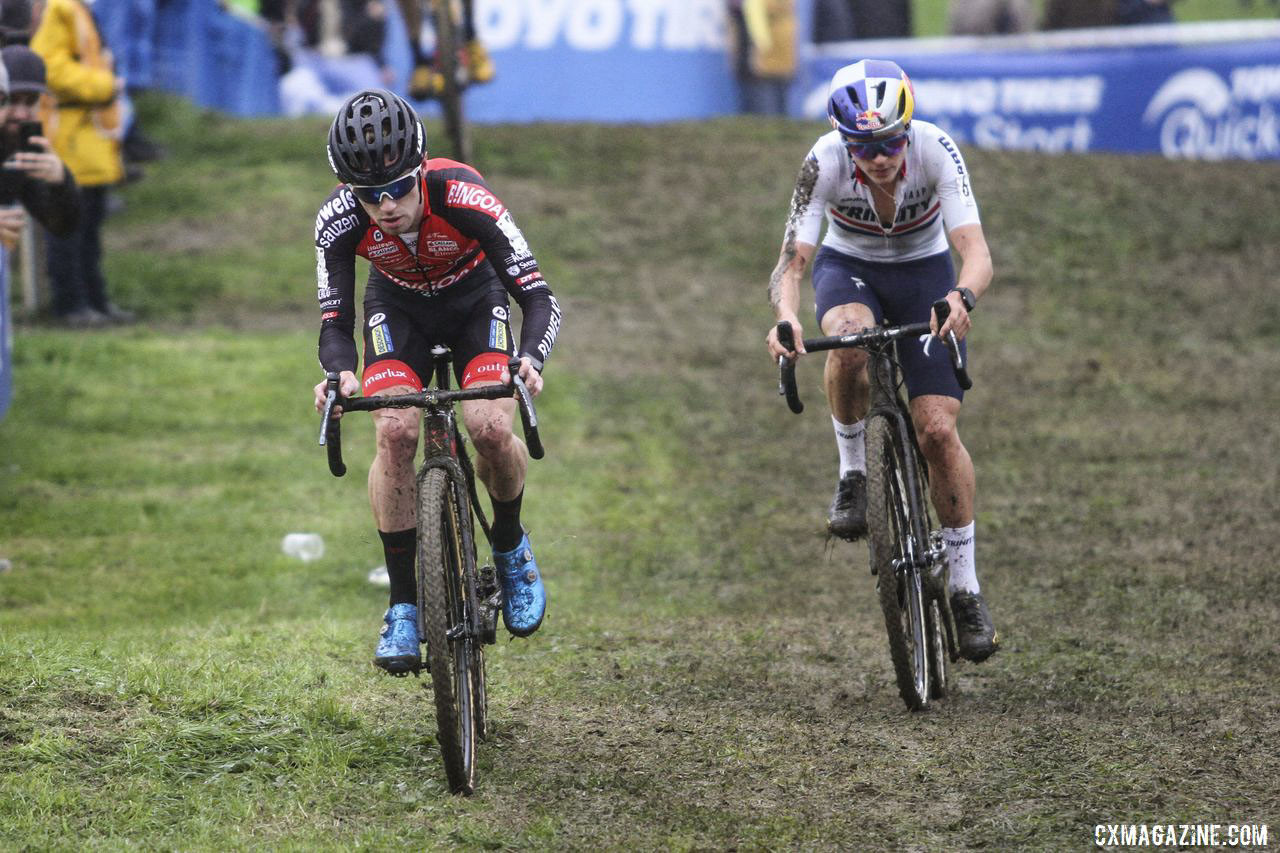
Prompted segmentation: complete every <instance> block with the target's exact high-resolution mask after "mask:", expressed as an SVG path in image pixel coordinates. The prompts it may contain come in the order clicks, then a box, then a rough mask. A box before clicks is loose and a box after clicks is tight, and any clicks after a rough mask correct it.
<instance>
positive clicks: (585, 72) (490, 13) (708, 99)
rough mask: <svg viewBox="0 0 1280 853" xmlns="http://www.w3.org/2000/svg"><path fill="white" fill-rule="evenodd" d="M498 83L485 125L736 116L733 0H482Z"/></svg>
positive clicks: (480, 12)
mask: <svg viewBox="0 0 1280 853" xmlns="http://www.w3.org/2000/svg"><path fill="white" fill-rule="evenodd" d="M475 10H476V13H475V14H476V29H477V30H478V31H479V32H480V34H481V36H482V38H483V40H484V43H485V45H486V47H487V48H488V50H489V52H490V54H491V55H492V57H493V60H494V64H495V65H496V67H497V69H498V74H497V78H496V79H495V80H494V81H493V82H492V83H488V84H486V85H483V86H475V87H473V88H471V89H470V90H468V92H467V107H466V109H467V117H468V118H469V119H471V120H472V121H478V122H526V121H644V122H656V121H674V120H679V119H692V118H705V117H709V116H715V115H724V114H726V113H731V112H733V111H734V110H735V109H736V105H737V84H736V82H735V81H734V79H733V74H732V71H731V68H730V64H729V57H728V54H727V51H728V33H727V27H726V18H725V3H724V0H476V4H475Z"/></svg>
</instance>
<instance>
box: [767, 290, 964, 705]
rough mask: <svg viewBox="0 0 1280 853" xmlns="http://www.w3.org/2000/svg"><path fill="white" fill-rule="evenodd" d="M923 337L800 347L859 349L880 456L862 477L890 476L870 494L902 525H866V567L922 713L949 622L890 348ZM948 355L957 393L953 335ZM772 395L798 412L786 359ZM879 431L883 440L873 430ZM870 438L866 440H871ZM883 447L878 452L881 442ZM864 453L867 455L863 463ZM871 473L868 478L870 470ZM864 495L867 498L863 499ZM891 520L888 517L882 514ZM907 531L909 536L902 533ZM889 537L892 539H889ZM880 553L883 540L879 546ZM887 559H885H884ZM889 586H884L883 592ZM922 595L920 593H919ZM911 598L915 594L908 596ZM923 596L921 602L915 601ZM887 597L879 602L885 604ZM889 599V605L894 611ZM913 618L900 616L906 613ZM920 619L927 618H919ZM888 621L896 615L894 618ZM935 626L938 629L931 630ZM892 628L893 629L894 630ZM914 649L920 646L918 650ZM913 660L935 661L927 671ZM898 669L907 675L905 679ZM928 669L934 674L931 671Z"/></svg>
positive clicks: (935, 537)
mask: <svg viewBox="0 0 1280 853" xmlns="http://www.w3.org/2000/svg"><path fill="white" fill-rule="evenodd" d="M933 311H934V315H935V317H936V319H937V323H938V326H939V327H941V326H942V325H943V324H944V323H945V321H946V318H947V315H948V314H949V312H950V307H949V305H948V304H947V302H946V300H945V299H942V300H939V301H937V302H935V303H934V305H933ZM929 333H930V324H929V323H914V324H908V325H903V326H890V327H878V328H873V329H868V330H864V331H860V332H856V333H853V334H849V335H838V336H832V337H825V338H814V339H807V340H805V341H804V345H805V349H806V350H807V351H809V352H820V351H822V350H832V349H842V348H848V347H859V348H861V349H864V350H865V351H866V352H867V354H868V358H869V363H868V366H867V370H868V378H869V381H870V385H871V405H870V407H869V410H868V413H867V416H866V423H867V434H868V446H869V448H870V447H871V446H872V444H873V442H872V438H873V437H874V438H876V441H875V442H874V445H875V446H876V447H878V448H880V450H879V451H877V452H876V453H875V454H874V455H875V456H876V458H874V459H872V458H868V460H867V463H868V466H869V467H868V472H869V475H870V474H875V475H876V476H877V477H879V479H876V478H875V477H873V478H872V479H873V480H874V481H875V482H878V483H881V484H884V483H886V481H885V479H884V475H885V474H886V473H888V474H890V475H891V476H890V477H889V480H888V481H887V485H883V486H882V487H881V491H880V492H878V494H879V495H881V497H882V499H887V500H888V501H889V502H890V503H894V502H898V501H900V502H901V504H903V505H905V506H902V507H901V508H902V510H903V511H902V512H901V515H900V516H896V517H900V518H902V519H903V520H904V521H905V524H902V523H898V522H894V528H891V529H887V528H883V527H881V528H877V527H875V526H874V525H872V539H873V548H872V555H871V556H872V560H871V570H872V573H873V574H877V573H879V569H880V568H892V570H893V571H892V574H893V577H892V578H888V577H883V576H882V577H880V578H879V579H878V586H879V588H880V591H881V592H880V594H881V602H882V607H884V608H885V616H886V624H887V627H888V628H889V635H890V651H891V653H892V656H893V658H894V668H895V671H896V672H897V675H898V682H899V690H900V692H901V694H902V697H903V699H904V701H906V703H907V706H908V707H909V708H912V709H913V710H916V709H922V708H924V707H926V706H927V704H928V701H929V699H930V698H935V697H940V696H943V695H945V693H946V660H945V659H946V658H950V660H951V661H953V662H954V661H956V660H958V659H959V652H958V650H957V647H956V643H955V632H954V628H953V625H952V622H953V617H952V615H951V607H950V603H949V601H948V598H947V588H946V587H947V581H946V568H947V564H946V550H945V548H944V546H943V542H942V535H941V531H940V530H937V529H931V524H930V518H929V505H928V503H927V500H928V465H927V462H926V460H925V459H924V456H923V454H922V453H921V450H920V447H919V444H918V443H917V440H916V435H915V428H914V425H913V423H912V420H911V411H910V408H909V406H908V404H907V402H906V400H905V399H904V395H903V393H902V389H901V384H902V383H901V380H900V377H899V372H898V359H897V346H898V341H900V340H902V339H905V338H911V337H914V336H916V335H924V334H929ZM777 334H778V342H779V343H780V344H781V345H782V346H783V347H785V348H786V349H788V350H795V348H796V346H795V340H794V336H793V334H792V330H791V326H790V324H787V323H779V324H778V329H777ZM945 343H946V344H947V348H948V350H949V351H950V354H951V360H952V369H953V371H954V372H955V374H956V379H957V381H958V382H959V383H960V386H961V387H962V388H965V389H968V388H970V387H972V385H973V383H972V381H970V379H969V376H968V373H967V371H966V370H965V367H964V361H963V359H962V357H961V354H960V349H959V344H958V342H957V341H956V338H955V335H954V333H949V334H948V336H947V338H946V339H945ZM778 367H779V387H778V392H779V394H782V395H784V396H785V397H786V399H787V404H788V406H790V408H791V410H792V411H793V412H796V413H797V414H798V413H800V412H802V411H803V410H804V404H803V403H801V402H800V397H799V392H798V390H797V387H796V382H795V362H794V361H793V360H790V359H788V358H787V357H786V356H780V357H779V359H778ZM882 422H883V424H887V425H888V429H887V433H886V431H885V430H884V428H883V427H882V426H881V423H882ZM873 433H874V436H873ZM886 440H887V441H888V444H885V443H884V442H885V441H886ZM870 455H872V454H871V452H870V450H869V457H870ZM871 465H876V466H883V467H877V468H876V469H875V471H872V470H871V468H870V466H871ZM870 491H872V492H874V489H872V490H870ZM870 497H871V494H869V498H870ZM878 506H880V507H881V515H880V517H881V520H882V523H883V522H884V519H885V516H884V514H883V509H884V505H883V504H878ZM872 508H873V507H870V506H869V508H868V523H869V524H871V509H872ZM890 515H891V516H892V513H891V514H890ZM907 527H909V529H904V528H907ZM885 529H887V530H888V532H887V533H885V534H884V535H885V536H887V537H888V539H889V542H891V543H894V544H893V546H892V547H893V550H892V551H891V552H890V554H889V555H885V554H883V553H882V554H881V556H879V557H877V551H876V548H875V547H874V540H875V531H876V530H885ZM893 529H896V530H897V533H896V534H895V533H893V532H892V531H893ZM880 541H881V543H882V545H883V544H884V540H880ZM890 556H891V559H888V558H889V557H890ZM889 584H891V586H887V585H889ZM922 588H923V590H922ZM911 590H915V592H912V591H911ZM922 591H923V601H921V600H920V598H919V596H921V592H922ZM886 595H887V596H889V597H888V598H887V599H886V598H885V596H886ZM895 596H896V603H894V600H895ZM908 608H910V609H911V612H912V613H913V614H915V615H907V609H908ZM925 611H927V613H926V612H925ZM895 614H896V615H895ZM899 619H906V620H907V628H911V626H913V625H914V626H918V627H919V629H920V631H921V633H920V634H919V635H918V636H917V637H914V638H913V639H912V640H911V644H912V645H911V647H910V652H911V654H913V655H914V656H915V663H914V664H910V663H909V662H908V661H906V660H905V659H904V657H903V656H904V655H907V652H908V651H909V650H908V648H907V647H906V646H904V645H903V644H904V642H905V640H903V639H902V637H903V636H904V628H903V626H902V623H900V622H899V621H897V620H899ZM938 623H941V624H938ZM895 626H896V627H895ZM920 641H923V642H925V643H927V644H928V645H927V647H922V646H921V644H920ZM921 656H925V657H928V658H932V659H936V660H935V661H934V662H933V663H929V662H928V661H926V660H925V659H924V658H922V657H921ZM905 667H909V668H910V672H908V670H907V669H906V668H905ZM935 669H936V672H935V671H934V670H935Z"/></svg>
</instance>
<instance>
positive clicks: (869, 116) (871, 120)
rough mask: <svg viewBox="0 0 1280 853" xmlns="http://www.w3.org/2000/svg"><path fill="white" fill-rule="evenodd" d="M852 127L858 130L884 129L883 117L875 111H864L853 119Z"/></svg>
mask: <svg viewBox="0 0 1280 853" xmlns="http://www.w3.org/2000/svg"><path fill="white" fill-rule="evenodd" d="M853 126H854V127H855V128H856V129H858V130H879V129H880V128H882V127H884V117H883V116H881V115H880V113H878V112H876V111H875V110H866V111H865V112H861V113H858V114H857V115H856V116H854V117H853Z"/></svg>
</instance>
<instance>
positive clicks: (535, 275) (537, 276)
mask: <svg viewBox="0 0 1280 853" xmlns="http://www.w3.org/2000/svg"><path fill="white" fill-rule="evenodd" d="M531 281H542V273H540V272H531V273H529V274H528V275H522V276H520V277H519V278H518V279H516V284H517V285H519V286H524V285H526V284H528V283H529V282H531Z"/></svg>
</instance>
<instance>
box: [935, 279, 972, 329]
mask: <svg viewBox="0 0 1280 853" xmlns="http://www.w3.org/2000/svg"><path fill="white" fill-rule="evenodd" d="M947 304H948V305H950V306H951V314H950V315H949V316H948V317H947V322H945V323H943V324H942V328H941V329H939V328H938V318H937V316H936V315H934V314H933V313H930V314H929V326H930V328H931V329H932V331H933V333H934V334H935V335H936V336H938V337H939V338H943V337H946V334H947V332H949V331H950V332H955V333H956V340H958V341H962V340H964V336H965V335H967V334H968V333H969V326H970V325H972V321H971V320H970V319H969V312H968V311H967V310H966V309H965V307H964V300H963V299H961V298H960V294H959V292H957V291H955V290H953V291H951V292H950V293H948V294H947Z"/></svg>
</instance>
